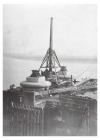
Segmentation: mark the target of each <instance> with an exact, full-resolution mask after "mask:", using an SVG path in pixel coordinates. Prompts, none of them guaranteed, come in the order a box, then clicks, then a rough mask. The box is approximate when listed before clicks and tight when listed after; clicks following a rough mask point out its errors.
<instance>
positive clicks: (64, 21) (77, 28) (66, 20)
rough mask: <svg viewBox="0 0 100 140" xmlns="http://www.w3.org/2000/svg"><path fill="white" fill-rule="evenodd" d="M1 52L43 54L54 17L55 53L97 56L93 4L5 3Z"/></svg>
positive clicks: (94, 7)
mask: <svg viewBox="0 0 100 140" xmlns="http://www.w3.org/2000/svg"><path fill="white" fill-rule="evenodd" d="M3 10H4V11H3V32H4V34H3V36H4V38H3V39H4V40H3V42H4V53H14V54H18V53H19V54H27V55H33V56H34V55H41V56H44V54H45V52H46V50H47V49H48V47H49V36H50V34H49V33H50V17H53V18H54V20H53V48H54V50H55V51H56V53H57V55H59V56H60V55H61V56H76V57H81V56H82V57H84V56H88V57H96V55H97V52H96V51H97V50H96V48H97V7H96V5H61V6H57V5H54V6H49V5H44V6H43V5H37V6H36V5H4V9H3Z"/></svg>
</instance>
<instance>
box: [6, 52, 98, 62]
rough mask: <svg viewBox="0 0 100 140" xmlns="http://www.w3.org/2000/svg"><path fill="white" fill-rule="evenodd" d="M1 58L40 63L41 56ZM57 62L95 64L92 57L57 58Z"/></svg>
mask: <svg viewBox="0 0 100 140" xmlns="http://www.w3.org/2000/svg"><path fill="white" fill-rule="evenodd" d="M3 57H8V58H13V59H21V60H31V61H33V60H36V61H41V60H42V59H43V56H32V55H30V56H29V55H25V54H5V53H4V54H3ZM58 58H59V61H69V62H84V63H89V62H90V63H97V58H92V57H73V56H69V57H66V56H59V57H58Z"/></svg>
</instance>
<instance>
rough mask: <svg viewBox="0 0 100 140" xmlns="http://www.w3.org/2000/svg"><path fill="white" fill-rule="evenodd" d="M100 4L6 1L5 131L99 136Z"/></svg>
mask: <svg viewBox="0 0 100 140" xmlns="http://www.w3.org/2000/svg"><path fill="white" fill-rule="evenodd" d="M97 80H98V78H97V5H96V4H62V5H57V4H54V5H49V4H44V5H43V4H42V5H41V4H37V5H35V4H4V5H3V91H2V92H3V93H2V94H3V126H2V127H3V136H97V122H98V118H97V113H98V112H97V103H98V98H97V97H98V95H97V89H98V86H97Z"/></svg>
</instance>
